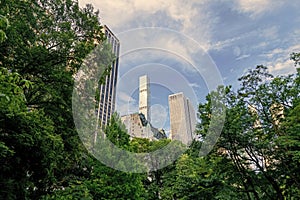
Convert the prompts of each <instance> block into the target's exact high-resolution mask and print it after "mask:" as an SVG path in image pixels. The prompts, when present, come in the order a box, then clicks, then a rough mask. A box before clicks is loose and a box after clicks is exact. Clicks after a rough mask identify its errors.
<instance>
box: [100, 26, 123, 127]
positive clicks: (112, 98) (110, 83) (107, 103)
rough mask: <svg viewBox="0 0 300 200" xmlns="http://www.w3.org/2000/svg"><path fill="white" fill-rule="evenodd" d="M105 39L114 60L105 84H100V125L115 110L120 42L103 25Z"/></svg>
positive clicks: (107, 119) (105, 122)
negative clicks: (114, 57)
mask: <svg viewBox="0 0 300 200" xmlns="http://www.w3.org/2000/svg"><path fill="white" fill-rule="evenodd" d="M103 30H104V34H105V36H106V41H107V42H108V43H109V44H110V45H111V48H112V53H113V54H114V55H115V56H116V59H115V61H114V62H113V63H112V65H111V70H110V73H109V74H108V75H107V76H106V77H105V84H102V85H101V86H100V88H99V89H100V98H99V108H98V116H99V119H100V125H101V126H103V125H107V124H108V123H109V120H110V118H111V116H112V114H113V113H114V111H115V102H116V85H117V77H118V67H119V52H120V42H119V40H118V38H117V37H116V36H115V35H114V34H113V32H112V31H111V30H110V29H109V28H108V27H107V26H104V27H103Z"/></svg>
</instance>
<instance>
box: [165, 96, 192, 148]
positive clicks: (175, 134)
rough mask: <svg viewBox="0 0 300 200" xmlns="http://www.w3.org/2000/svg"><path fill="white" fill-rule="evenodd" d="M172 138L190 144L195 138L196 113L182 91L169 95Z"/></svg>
mask: <svg viewBox="0 0 300 200" xmlns="http://www.w3.org/2000/svg"><path fill="white" fill-rule="evenodd" d="M169 110H170V139H172V140H179V141H181V142H182V143H183V144H186V145H189V144H190V143H191V142H192V140H193V138H194V131H195V127H196V115H195V110H194V108H193V105H192V104H191V102H190V101H189V99H187V98H186V97H185V96H184V94H183V93H182V92H180V93H177V94H172V95H169Z"/></svg>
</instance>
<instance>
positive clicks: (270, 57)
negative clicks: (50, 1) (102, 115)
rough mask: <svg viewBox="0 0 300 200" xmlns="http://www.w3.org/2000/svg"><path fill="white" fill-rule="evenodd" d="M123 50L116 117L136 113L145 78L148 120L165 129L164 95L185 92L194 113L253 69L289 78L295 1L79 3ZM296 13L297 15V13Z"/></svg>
mask: <svg viewBox="0 0 300 200" xmlns="http://www.w3.org/2000/svg"><path fill="white" fill-rule="evenodd" d="M79 3H80V5H81V6H84V5H85V4H92V5H93V6H94V8H95V9H99V11H100V21H101V23H102V24H105V25H107V26H108V27H109V28H110V29H111V30H112V31H113V32H114V34H115V35H116V36H117V37H118V38H119V40H120V44H121V52H120V63H119V76H118V86H117V101H116V104H117V112H119V113H120V115H124V114H128V113H133V112H137V111H138V77H139V76H141V75H144V74H146V75H148V77H149V78H150V83H151V84H150V87H151V115H152V117H151V119H152V124H153V125H154V126H156V127H157V128H164V129H166V130H167V131H168V129H169V110H168V109H169V108H168V95H170V94H173V93H177V92H183V93H184V94H185V96H187V97H188V98H189V99H190V100H191V102H192V103H193V105H194V107H195V109H196V108H197V105H198V104H199V103H204V102H205V96H206V95H207V93H208V92H209V91H212V90H213V89H214V88H216V87H217V85H221V84H225V85H232V86H233V88H235V89H237V88H238V87H239V82H238V81H237V79H238V78H239V77H241V76H242V75H243V74H245V73H246V72H247V70H249V69H253V68H255V66H257V65H265V66H267V67H268V69H269V72H270V73H272V74H273V75H287V74H291V73H295V72H296V69H295V67H294V65H293V62H292V61H290V59H289V56H290V54H291V53H292V52H300V43H299V41H300V26H299V25H300V15H299V8H300V1H294V0H285V1H283V0H281V1H279V0H231V1H228V0H152V1H150V0H79ZM297 13H298V14H297Z"/></svg>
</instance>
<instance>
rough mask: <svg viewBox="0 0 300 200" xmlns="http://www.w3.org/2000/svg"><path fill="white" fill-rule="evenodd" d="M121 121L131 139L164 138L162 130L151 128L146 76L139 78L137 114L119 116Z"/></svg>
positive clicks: (148, 82)
mask: <svg viewBox="0 0 300 200" xmlns="http://www.w3.org/2000/svg"><path fill="white" fill-rule="evenodd" d="M121 121H122V122H123V123H124V125H125V126H126V129H127V131H128V134H129V135H130V136H131V137H132V138H135V137H137V138H148V139H150V140H156V139H161V138H166V134H165V132H164V130H163V129H161V130H159V129H157V128H155V127H153V126H152V124H151V122H150V79H149V78H148V77H147V75H144V76H140V78H139V112H138V113H132V114H128V115H124V116H121Z"/></svg>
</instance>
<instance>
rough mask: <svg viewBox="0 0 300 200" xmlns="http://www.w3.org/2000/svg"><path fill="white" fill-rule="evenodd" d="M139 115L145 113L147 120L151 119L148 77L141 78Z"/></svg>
mask: <svg viewBox="0 0 300 200" xmlns="http://www.w3.org/2000/svg"><path fill="white" fill-rule="evenodd" d="M139 113H143V114H144V116H145V118H146V120H148V121H151V119H150V81H149V78H148V76H147V75H144V76H140V78H139Z"/></svg>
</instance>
